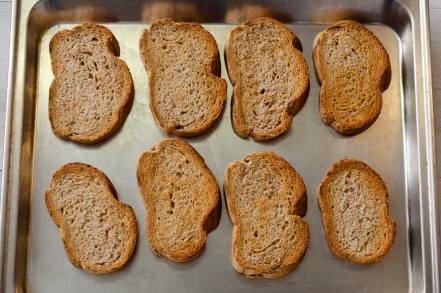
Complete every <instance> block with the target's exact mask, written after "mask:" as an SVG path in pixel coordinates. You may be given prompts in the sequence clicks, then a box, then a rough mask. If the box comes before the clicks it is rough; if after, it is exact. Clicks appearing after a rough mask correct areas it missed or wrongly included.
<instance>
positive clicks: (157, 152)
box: [136, 138, 221, 262]
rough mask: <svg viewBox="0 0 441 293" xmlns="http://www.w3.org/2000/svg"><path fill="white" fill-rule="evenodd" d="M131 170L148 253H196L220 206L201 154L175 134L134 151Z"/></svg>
mask: <svg viewBox="0 0 441 293" xmlns="http://www.w3.org/2000/svg"><path fill="white" fill-rule="evenodd" d="M136 174H137V178H138V187H139V190H140V193H141V196H142V199H143V201H144V205H145V207H146V209H147V215H146V227H147V228H146V229H147V238H148V241H149V244H150V247H151V249H152V251H153V253H154V254H156V255H157V256H165V257H167V258H168V259H170V260H173V261H176V262H186V261H190V260H192V259H194V258H196V257H198V256H199V255H200V254H201V252H202V250H203V248H204V247H205V242H206V238H207V234H208V233H209V232H210V231H212V230H214V229H216V227H217V225H218V223H219V219H220V209H221V203H220V198H219V187H218V185H217V182H216V179H215V177H214V176H213V174H212V173H211V171H210V169H209V168H208V166H207V165H206V164H205V162H204V159H203V158H202V157H201V156H200V155H199V154H198V153H197V151H196V150H195V149H194V148H193V147H192V146H191V145H189V144H188V143H187V142H185V141H184V140H182V139H180V138H169V139H163V140H161V141H160V142H158V143H157V144H156V145H154V146H153V147H152V148H151V149H150V150H147V151H145V152H143V153H142V154H141V155H140V156H139V158H138V163H137V167H136Z"/></svg>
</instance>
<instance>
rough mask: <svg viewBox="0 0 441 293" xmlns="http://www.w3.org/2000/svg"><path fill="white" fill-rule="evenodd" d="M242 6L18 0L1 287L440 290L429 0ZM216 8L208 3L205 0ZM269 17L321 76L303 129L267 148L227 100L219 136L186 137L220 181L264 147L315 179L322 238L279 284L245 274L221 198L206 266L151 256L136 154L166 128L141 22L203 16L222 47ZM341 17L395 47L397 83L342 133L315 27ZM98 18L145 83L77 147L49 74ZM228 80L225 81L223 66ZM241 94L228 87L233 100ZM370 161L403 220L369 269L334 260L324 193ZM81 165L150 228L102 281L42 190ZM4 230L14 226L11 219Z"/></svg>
mask: <svg viewBox="0 0 441 293" xmlns="http://www.w3.org/2000/svg"><path fill="white" fill-rule="evenodd" d="M367 2H368V1H363V2H360V3H356V2H355V1H340V2H337V3H333V4H332V5H331V4H326V3H322V1H297V2H296V3H286V2H285V1H280V2H278V1H257V2H256V3H254V4H252V3H250V2H249V1H246V2H244V3H241V2H233V1H230V2H229V1H225V2H223V1H214V2H208V1H207V2H204V1H187V2H185V4H184V3H183V2H176V3H175V2H165V1H151V2H145V3H142V2H136V1H135V2H132V3H130V5H129V4H127V3H125V2H124V1H122V0H121V1H116V0H113V1H104V0H102V1H94V2H92V3H91V2H89V1H76V2H74V3H72V2H71V1H66V0H65V1H40V2H38V3H37V4H36V5H34V1H21V2H20V1H17V2H15V3H14V8H13V10H14V15H13V32H12V35H13V39H12V40H13V48H14V50H13V52H14V53H13V54H12V58H11V61H10V62H11V64H12V68H13V70H12V71H13V78H12V79H11V81H10V86H9V97H8V112H7V116H6V123H7V124H8V127H7V129H6V147H7V150H6V152H5V153H6V154H7V155H6V156H5V158H4V173H5V176H4V180H3V190H2V191H3V196H2V205H1V207H2V210H1V212H2V214H1V220H2V222H5V223H6V224H7V225H5V226H4V227H5V228H4V231H3V233H2V234H1V235H0V236H1V237H2V238H1V239H0V240H1V242H0V244H1V249H2V251H3V252H4V253H2V254H1V255H0V257H1V258H3V259H0V260H1V264H2V265H3V267H2V273H3V282H0V283H2V284H3V287H2V291H3V292H12V291H14V290H15V291H16V292H24V291H30V292H59V291H62V292H78V291H84V292H100V291H105V292H138V291H141V290H146V291H149V292H150V291H151V292H170V291H172V290H173V291H174V292H188V291H192V292H242V291H256V292H286V291H298V292H316V291H322V290H323V288H326V291H330V292H340V291H348V292H354V291H355V292H383V291H384V292H405V291H412V292H423V291H424V292H439V289H440V288H439V279H440V275H439V270H438V265H439V252H438V247H439V244H438V243H439V239H438V230H439V228H438V226H437V218H438V215H437V206H438V202H437V198H436V184H435V183H434V180H435V179H434V178H435V166H434V165H435V160H434V152H433V125H432V123H433V122H432V100H431V98H432V97H431V79H430V71H429V68H430V64H429V63H428V62H429V61H428V60H429V58H430V52H429V47H428V25H427V21H428V20H427V11H426V9H427V7H426V2H425V1H419V2H418V1H412V0H409V1H402V2H398V1H370V2H369V3H367ZM207 3H209V4H207ZM260 15H270V16H273V17H276V18H278V19H280V20H283V21H285V22H286V23H287V25H288V26H289V27H290V28H291V29H293V30H294V31H295V32H296V34H297V35H298V36H299V38H300V40H301V41H302V45H303V48H304V51H303V52H304V55H305V57H306V59H307V61H308V64H309V67H310V73H311V90H310V94H309V97H308V100H307V102H306V104H305V106H304V107H303V109H302V110H301V112H300V113H299V114H298V115H297V116H296V117H295V118H294V122H293V127H292V129H291V130H290V131H289V132H288V133H287V134H286V135H283V136H282V137H280V138H278V139H276V140H273V141H270V142H265V143H256V142H254V141H252V140H242V139H239V138H238V137H237V136H236V135H235V134H234V133H233V131H232V129H231V126H230V116H229V104H228V105H227V107H226V109H225V111H224V113H223V116H222V118H221V120H220V122H219V123H218V124H217V125H216V127H215V128H214V129H213V130H212V131H210V132H209V133H207V134H205V135H203V136H201V137H198V138H193V139H187V141H188V142H189V143H190V144H192V145H193V146H194V147H195V148H196V149H197V150H198V151H199V152H200V154H201V155H202V156H203V157H204V158H205V159H206V161H207V164H208V165H209V167H210V168H211V170H212V171H213V173H214V174H215V176H216V178H217V180H218V183H219V185H220V186H221V184H222V181H223V172H224V170H225V166H226V165H227V164H228V163H229V162H230V161H231V160H234V159H240V158H241V157H242V156H244V155H245V154H248V153H250V152H252V151H256V150H273V151H275V152H276V153H278V154H280V155H282V156H283V157H285V158H286V159H287V160H288V161H289V162H290V163H291V164H292V165H293V166H294V168H296V170H297V171H298V172H299V173H300V174H301V175H302V177H303V178H304V180H305V184H306V186H307V192H308V213H307V215H306V220H307V221H308V223H309V225H310V231H311V235H310V236H311V241H310V246H309V248H308V251H307V254H306V256H305V258H304V259H303V261H302V263H301V265H300V266H299V267H298V268H297V269H296V270H295V271H294V272H293V273H291V274H290V275H288V276H287V277H285V278H282V279H278V280H272V281H267V280H247V279H245V278H244V277H243V276H241V275H239V274H237V273H236V272H235V271H234V270H233V268H232V267H231V263H230V251H229V250H230V234H231V223H230V221H229V219H228V215H227V213H226V210H225V205H224V206H223V213H222V218H221V223H220V226H219V227H218V228H217V229H216V230H215V231H214V232H212V233H210V234H209V237H208V240H207V247H206V250H205V251H204V253H203V254H202V255H201V256H200V257H199V258H198V259H197V260H195V261H193V262H190V263H185V264H175V263H171V262H170V261H167V260H165V259H158V258H157V257H154V256H153V255H152V253H151V252H150V249H149V247H148V244H147V239H146V236H145V233H144V231H145V224H144V217H145V210H144V208H143V205H142V202H141V199H140V196H139V193H138V190H137V187H136V179H135V163H136V158H137V156H138V154H139V153H140V152H141V151H142V150H144V149H147V148H149V147H150V146H151V145H153V144H154V143H156V142H157V141H158V140H159V139H161V138H163V137H164V135H163V134H162V133H161V131H160V130H159V128H158V127H157V125H156V124H155V122H154V121H153V118H152V115H151V113H150V110H149V109H148V101H147V90H148V89H147V86H146V79H147V75H146V72H145V70H144V68H143V67H142V63H141V60H140V57H139V53H138V39H139V36H140V32H141V30H142V29H143V28H146V27H148V22H149V21H150V20H151V19H154V18H156V17H165V16H168V17H174V18H175V19H177V20H186V21H200V22H203V24H204V26H205V27H206V28H207V29H208V30H209V31H211V32H212V33H213V35H214V36H215V38H216V40H217V42H218V45H219V49H220V51H221V52H222V51H223V45H224V41H225V36H226V34H227V33H228V31H229V29H231V28H232V27H233V26H234V23H236V22H241V21H243V20H244V19H246V18H251V17H255V16H260ZM341 18H353V19H356V20H359V21H361V22H364V23H366V24H367V25H368V27H369V28H370V29H372V30H373V31H374V33H375V34H376V35H377V36H378V37H379V38H380V40H381V41H382V42H383V44H384V45H385V47H386V49H387V50H388V52H389V54H390V57H391V62H392V72H393V78H392V82H391V85H390V87H389V89H388V90H387V91H386V92H385V93H384V95H383V96H384V105H383V111H382V113H381V115H380V117H379V119H378V120H377V121H376V123H375V124H374V125H373V126H372V127H371V128H369V129H368V130H367V131H365V132H363V133H362V134H359V135H356V136H352V137H344V136H340V135H338V134H336V133H335V132H333V131H332V130H331V129H330V128H329V127H327V126H325V125H323V124H322V123H321V121H320V118H319V116H318V105H317V97H318V91H319V87H318V84H317V81H316V78H315V76H314V71H313V67H312V62H311V45H312V41H313V39H314V37H315V35H316V34H317V33H318V32H319V31H321V30H322V29H323V28H324V27H325V23H329V22H332V21H335V20H337V19H341ZM82 21H96V22H100V23H103V24H105V25H106V26H107V27H109V28H110V29H111V30H112V31H113V32H114V34H115V36H116V38H117V39H118V41H119V43H120V47H121V58H123V59H124V60H125V61H126V62H127V63H128V66H129V68H130V70H131V73H132V75H133V77H134V83H135V90H136V94H135V102H134V104H133V107H132V109H131V113H130V115H129V117H128V119H127V121H126V123H125V125H124V127H123V128H122V130H121V131H120V132H118V133H117V134H116V135H115V136H114V137H112V138H110V139H109V140H107V141H105V142H104V143H101V144H99V145H95V146H79V145H77V144H73V143H69V142H66V141H62V140H60V139H58V138H56V137H54V135H53V134H52V132H51V130H50V127H49V124H48V118H47V92H48V88H49V84H50V82H51V80H52V77H53V76H52V72H51V70H50V60H49V56H48V42H49V40H50V38H51V36H52V35H53V34H54V33H55V32H56V31H58V30H59V29H61V28H65V27H71V26H72V25H73V23H78V22H82ZM222 75H223V77H224V78H225V79H226V80H227V81H228V77H227V75H226V72H225V67H223V71H222ZM230 95H231V84H229V91H228V101H229V100H230ZM346 156H348V157H353V158H356V159H361V160H363V161H365V162H366V163H368V164H369V165H371V166H372V167H373V168H374V169H375V170H377V172H378V173H380V174H381V175H382V177H383V178H384V180H385V182H386V184H387V185H388V188H389V193H390V214H391V216H392V217H393V218H394V219H395V220H396V221H397V222H398V234H397V239H396V242H395V244H394V246H393V248H392V250H391V252H390V253H389V254H388V255H387V256H386V257H385V258H384V259H383V260H381V261H380V262H378V263H376V264H372V265H358V264H353V263H350V262H347V261H341V260H339V259H337V258H336V257H335V256H334V255H332V253H331V252H330V251H329V249H328V247H327V245H326V241H325V239H324V235H323V230H322V226H321V222H320V215H319V211H318V207H317V201H316V194H315V193H316V189H317V187H318V184H319V182H320V180H321V179H322V177H323V176H324V174H325V172H326V170H327V168H328V167H329V166H330V165H331V164H332V163H333V162H334V161H336V160H339V159H341V158H343V157H346ZM71 161H82V162H86V163H89V164H92V165H94V166H96V167H98V168H100V169H101V170H102V171H104V172H105V173H106V174H107V175H108V176H109V178H110V179H111V180H112V182H113V184H114V185H115V188H116V189H117V192H118V194H119V199H120V200H121V201H122V202H125V203H128V204H130V205H132V207H133V208H134V209H135V213H136V216H137V219H138V225H139V237H138V244H137V248H136V251H135V253H134V255H133V257H132V260H131V261H130V263H129V264H128V265H127V266H126V267H125V268H123V269H122V270H120V271H119V272H116V273H112V274H109V275H105V276H102V275H101V276H94V275H90V274H88V273H85V272H83V271H82V270H79V269H76V268H75V267H73V266H72V265H71V264H70V262H69V261H68V260H67V257H66V255H65V253H64V250H63V247H62V244H61V241H60V238H59V235H58V229H57V228H56V227H55V225H54V224H53V222H52V221H51V219H50V217H49V215H48V214H47V211H46V209H45V206H44V201H43V196H44V191H45V189H46V188H47V186H48V184H49V180H50V177H51V175H52V173H53V172H54V171H55V170H56V169H57V168H58V167H59V166H61V165H62V164H64V163H67V162H71ZM1 227H3V225H1Z"/></svg>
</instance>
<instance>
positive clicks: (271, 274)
mask: <svg viewBox="0 0 441 293" xmlns="http://www.w3.org/2000/svg"><path fill="white" fill-rule="evenodd" d="M224 193H225V201H226V203H227V208H228V212H229V216H230V219H231V221H232V222H233V225H234V227H233V234H232V252H231V253H232V263H233V267H234V268H235V269H236V271H238V272H240V273H243V274H244V275H245V276H246V277H248V278H267V279H275V278H279V277H282V276H285V275H287V274H288V273H290V272H292V271H293V270H294V269H295V268H296V267H297V266H298V264H299V263H300V261H301V259H302V258H303V255H304V254H305V252H306V249H307V247H308V243H309V226H308V223H307V222H306V221H304V220H303V219H302V217H303V216H304V215H305V214H306V209H307V198H306V187H305V184H304V183H303V179H302V178H301V177H300V175H299V174H298V173H297V172H296V170H294V168H292V166H291V165H290V164H289V163H288V162H287V161H285V160H284V159H283V158H282V157H280V156H278V155H276V154H275V153H273V152H256V153H252V154H249V155H247V156H245V157H244V158H243V159H242V160H241V161H233V162H231V163H230V164H229V165H228V166H227V168H226V171H225V179H224Z"/></svg>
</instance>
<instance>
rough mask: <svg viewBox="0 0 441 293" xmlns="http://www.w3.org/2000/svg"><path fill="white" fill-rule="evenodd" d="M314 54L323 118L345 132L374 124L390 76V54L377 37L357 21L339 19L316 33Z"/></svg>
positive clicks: (357, 130) (341, 131) (355, 132)
mask: <svg viewBox="0 0 441 293" xmlns="http://www.w3.org/2000/svg"><path fill="white" fill-rule="evenodd" d="M312 57H313V61H314V67H315V72H316V75H317V77H318V80H319V82H320V83H321V89H320V101H319V104H320V117H321V119H322V121H323V122H324V123H325V124H328V125H330V126H331V127H332V128H334V129H335V130H336V131H338V132H340V133H342V134H357V133H360V132H362V131H364V130H365V129H367V128H368V127H369V126H371V125H372V124H373V123H374V122H375V120H376V119H377V117H378V116H379V115H380V112H381V108H382V106H383V98H382V92H383V91H385V90H386V89H387V87H388V86H389V83H390V79H391V65H390V61H389V55H388V53H387V51H386V49H385V48H384V47H383V45H382V44H381V42H380V41H379V40H378V38H377V37H376V36H375V35H374V34H373V33H372V32H371V31H370V30H368V29H367V28H365V27H364V26H363V25H361V24H359V23H357V22H355V21H352V20H342V21H338V22H336V23H334V24H332V25H331V26H329V27H328V28H326V30H324V31H323V32H321V33H320V34H318V35H317V36H316V38H315V40H314V44H313V48H312Z"/></svg>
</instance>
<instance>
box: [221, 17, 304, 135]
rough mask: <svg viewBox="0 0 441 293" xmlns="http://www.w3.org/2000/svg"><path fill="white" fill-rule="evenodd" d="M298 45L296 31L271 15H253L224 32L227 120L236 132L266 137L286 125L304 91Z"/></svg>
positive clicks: (281, 130) (302, 102)
mask: <svg viewBox="0 0 441 293" xmlns="http://www.w3.org/2000/svg"><path fill="white" fill-rule="evenodd" d="M301 50H302V46H301V43H300V40H299V39H298V38H297V36H296V35H295V34H294V33H293V32H292V31H290V30H289V29H288V28H287V27H286V26H285V25H284V24H282V23H281V22H279V21H277V20H275V19H273V18H269V17H262V18H256V19H253V20H250V21H247V22H245V23H244V24H242V25H240V26H236V27H235V28H233V29H232V30H231V31H230V32H229V34H228V36H227V40H226V43H225V59H226V64H227V70H228V75H229V77H230V80H231V82H232V84H233V86H234V88H233V95H232V101H231V103H232V106H231V122H232V126H233V130H234V132H235V133H236V134H237V135H238V136H240V137H242V138H246V137H249V136H251V137H252V138H254V139H255V140H267V139H271V138H274V137H277V136H279V135H280V134H282V133H284V132H285V131H287V130H288V129H289V128H290V127H291V124H292V120H293V116H294V115H295V114H296V113H297V112H298V111H300V109H301V108H302V106H303V105H304V103H305V101H306V97H307V95H308V92H309V71H308V65H307V63H306V60H305V58H304V57H303V55H302V53H301Z"/></svg>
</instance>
